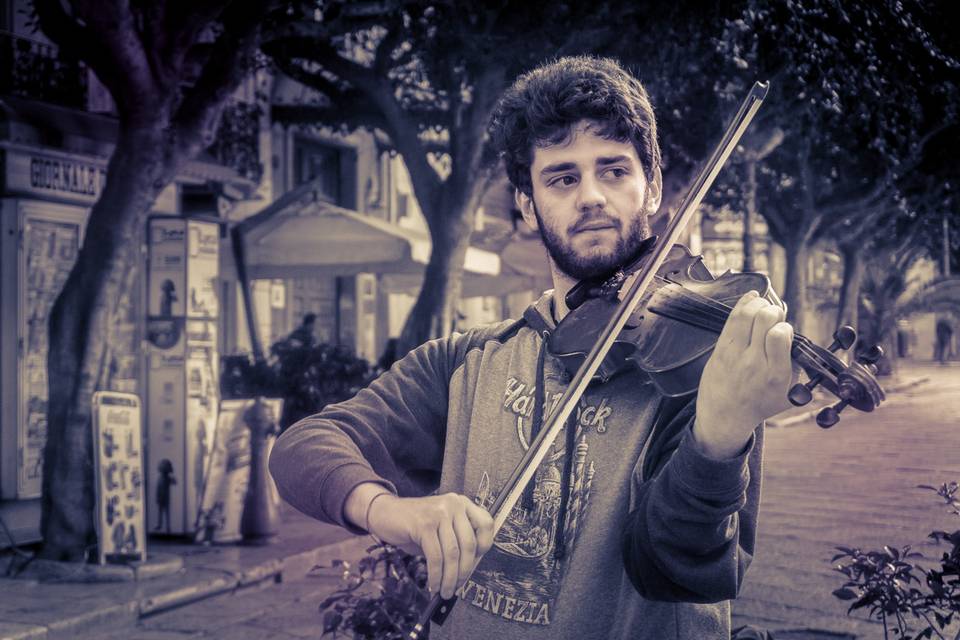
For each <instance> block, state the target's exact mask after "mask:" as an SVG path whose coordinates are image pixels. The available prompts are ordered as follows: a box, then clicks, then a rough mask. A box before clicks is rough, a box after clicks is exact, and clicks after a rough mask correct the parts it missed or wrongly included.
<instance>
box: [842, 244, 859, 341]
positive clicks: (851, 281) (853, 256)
mask: <svg viewBox="0 0 960 640" xmlns="http://www.w3.org/2000/svg"><path fill="white" fill-rule="evenodd" d="M840 253H841V254H842V255H843V284H842V285H841V286H840V305H839V308H838V309H837V327H838V328H839V327H842V326H843V325H850V326H851V327H853V328H854V329H856V328H857V325H858V324H859V323H860V318H859V310H860V284H861V282H862V281H863V273H864V264H863V253H862V251H861V249H860V247H857V246H854V245H850V244H843V245H840Z"/></svg>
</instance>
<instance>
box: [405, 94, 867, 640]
mask: <svg viewBox="0 0 960 640" xmlns="http://www.w3.org/2000/svg"><path fill="white" fill-rule="evenodd" d="M768 89H769V83H766V82H756V83H754V85H753V87H752V88H751V90H750V92H749V94H748V95H747V97H746V98H745V99H744V101H743V103H741V105H740V108H739V110H738V111H737V114H736V115H735V116H734V118H733V120H732V122H731V123H730V125H729V126H728V127H727V129H726V131H725V132H724V134H723V137H722V138H721V140H720V142H719V144H718V145H717V147H716V148H715V149H714V151H713V153H712V154H711V155H710V158H709V159H708V160H707V163H706V164H705V165H704V167H703V168H702V169H701V171H700V173H699V174H698V175H697V177H696V179H695V180H694V181H693V183H692V185H691V186H690V189H689V191H688V192H687V194H686V196H684V199H683V201H682V202H681V204H680V207H679V209H678V211H677V213H676V215H675V216H674V217H673V218H672V219H671V220H670V222H669V224H668V225H667V228H666V229H665V230H664V233H663V236H662V237H660V238H649V239H647V241H645V242H644V243H643V244H642V246H641V247H639V248H638V251H637V253H638V254H639V255H640V256H641V257H640V258H638V259H635V260H634V261H633V262H634V263H635V264H632V265H631V266H629V267H627V268H624V269H622V270H620V271H618V272H616V273H614V274H613V275H612V276H611V277H610V278H605V279H604V280H603V281H602V282H599V283H598V282H587V283H581V284H578V285H577V286H576V287H574V288H573V289H571V292H570V294H572V297H571V296H570V294H568V297H567V299H566V301H567V306H568V307H569V308H571V309H572V310H573V311H571V313H569V314H567V316H565V317H564V319H563V321H562V322H561V323H560V325H558V327H557V331H556V332H555V334H559V336H558V337H553V336H551V338H550V341H549V342H548V348H550V349H552V351H551V353H553V355H554V356H556V357H559V358H560V359H561V360H564V361H565V362H566V364H567V367H568V370H569V371H571V373H572V378H571V380H570V382H569V384H568V385H567V388H566V390H565V391H564V392H563V394H562V395H561V396H560V400H559V401H557V402H556V404H555V405H553V406H552V408H551V409H550V413H549V414H548V415H547V416H545V418H544V425H543V428H542V430H541V431H540V433H539V434H538V435H537V437H536V438H535V439H534V440H533V442H531V443H530V446H529V447H528V448H527V451H526V453H525V454H524V456H523V459H522V460H521V461H520V463H519V464H518V465H517V468H516V469H514V471H513V473H512V474H511V475H510V477H509V478H508V479H507V481H506V483H505V484H504V486H503V489H502V490H501V491H500V493H499V495H498V496H497V499H496V501H495V502H494V503H493V505H491V507H490V513H491V515H492V517H493V531H494V536H496V534H497V532H498V531H500V529H501V527H503V524H504V522H506V520H507V516H508V515H509V513H510V511H511V510H512V509H513V507H514V505H515V504H516V503H517V501H518V500H519V499H520V497H521V495H522V494H523V491H524V489H525V487H526V486H527V484H528V483H529V482H530V480H532V479H533V476H534V474H535V473H536V470H537V468H538V467H539V466H540V463H541V462H543V460H544V458H545V457H546V456H547V453H548V451H549V450H550V447H551V446H552V445H553V443H554V441H555V440H556V439H557V436H558V435H559V434H560V432H561V431H562V430H563V426H564V424H565V423H566V421H567V418H569V417H570V415H571V414H572V413H573V411H574V409H575V408H576V406H577V404H578V403H579V401H580V398H581V397H582V396H583V394H584V392H585V391H586V390H587V387H588V386H589V384H590V382H591V381H592V380H593V379H594V378H595V376H597V377H599V378H600V379H604V376H606V377H610V376H612V375H615V374H616V372H617V371H619V370H620V369H621V367H625V366H628V367H629V366H637V367H639V368H640V369H642V370H643V371H645V372H647V374H648V375H649V376H650V378H651V380H653V381H654V384H657V385H658V387H659V388H660V389H661V390H663V391H664V393H665V394H666V395H683V394H685V393H692V392H693V391H695V390H696V388H697V386H698V385H699V380H700V373H701V372H702V371H703V366H704V365H705V364H706V361H707V359H708V358H709V357H710V353H711V352H712V350H713V345H714V344H715V343H716V339H717V336H718V335H719V334H720V330H721V329H722V328H723V325H724V323H725V322H726V319H727V316H728V315H729V313H730V311H731V310H732V306H731V305H732V304H733V303H735V302H736V300H737V299H739V298H740V296H741V295H742V294H743V293H746V292H747V291H749V290H751V289H754V290H757V291H758V292H760V293H761V295H766V296H768V299H770V298H769V296H772V295H774V294H773V293H772V290H771V289H770V286H769V281H767V280H766V276H763V275H762V274H756V273H752V274H737V275H735V276H727V275H724V276H721V277H719V278H716V279H714V278H713V277H712V276H711V275H710V273H709V271H708V270H707V269H706V267H705V266H704V265H703V263H702V262H701V261H700V259H699V257H694V256H692V255H691V254H690V252H689V251H688V250H687V249H686V248H685V247H683V246H682V245H678V244H677V241H678V240H679V237H680V234H681V232H682V231H683V229H684V227H685V226H686V225H687V223H688V222H689V221H690V219H691V218H692V216H693V213H694V212H695V211H696V209H697V207H698V206H699V205H700V202H701V201H702V200H703V197H704V196H705V195H706V193H707V192H708V191H709V189H710V186H711V185H712V184H713V181H714V179H715V178H716V176H717V174H718V173H719V172H720V169H721V168H722V167H723V164H724V163H725V162H726V160H727V158H728V157H729V156H730V154H731V153H732V152H733V150H734V148H735V147H736V145H737V142H739V140H740V138H741V136H742V135H743V132H744V131H745V130H746V128H747V126H748V125H749V124H750V121H751V120H752V119H753V116H754V115H756V112H757V110H758V109H759V108H760V105H761V103H762V102H763V99H764V98H765V97H766V95H767V91H768ZM634 267H636V268H634ZM581 285H582V286H581ZM641 302H644V303H645V304H642V305H641ZM564 325H565V326H564ZM577 334H581V335H577ZM691 336H695V337H691ZM855 339H856V333H855V332H854V331H853V329H850V328H849V327H844V328H841V329H840V330H839V331H837V333H836V334H835V336H834V344H832V345H831V346H830V347H829V348H828V349H823V348H821V347H818V346H817V345H815V344H813V343H812V342H811V341H810V340H808V339H807V338H805V337H803V336H795V337H794V341H793V345H792V347H791V357H792V358H793V359H794V360H795V361H796V362H797V363H798V364H799V365H800V366H801V367H802V368H803V369H804V370H805V371H806V372H807V373H808V375H810V380H809V381H808V382H807V383H805V384H802V385H801V384H798V385H796V386H794V387H793V388H792V389H791V390H790V392H789V398H790V401H791V402H793V403H794V404H806V403H807V402H809V401H810V400H811V398H812V394H811V391H812V390H813V388H814V387H816V386H817V385H818V384H819V385H822V386H823V387H824V388H825V389H827V390H829V391H830V392H832V393H833V394H834V395H836V396H837V397H838V398H839V400H840V402H839V403H838V404H837V405H835V406H833V407H828V408H827V409H825V410H824V411H821V412H820V415H819V416H818V417H817V421H818V424H821V426H831V425H832V424H836V422H837V420H839V413H840V411H841V410H843V408H844V407H846V406H848V405H849V406H853V407H855V408H857V409H860V410H862V411H872V410H873V409H874V408H875V407H876V406H878V405H879V403H880V401H882V400H883V397H884V396H883V390H882V389H881V388H880V385H879V384H877V381H876V379H875V378H874V377H873V373H874V371H873V370H872V369H871V367H872V364H871V363H870V362H853V363H851V364H849V365H847V364H845V363H844V362H843V361H842V360H841V359H840V358H838V357H837V356H835V355H834V354H833V352H834V351H836V350H837V349H839V348H849V347H850V346H851V345H852V344H853V342H854V340H855ZM880 354H881V352H880V351H879V349H874V350H872V351H871V352H870V356H869V357H875V358H879V357H880ZM869 357H868V360H869ZM456 600H457V598H456V597H453V598H451V599H449V600H444V599H442V598H441V597H440V595H439V594H436V595H434V597H433V598H432V599H431V601H430V603H429V604H428V605H427V608H426V609H424V611H423V612H422V614H421V616H420V619H419V620H418V622H417V623H416V624H415V625H414V627H413V629H411V630H410V631H409V632H408V633H407V636H406V638H407V640H419V638H420V637H421V634H422V633H423V632H424V630H425V629H426V628H427V626H428V624H429V623H430V622H431V621H432V622H435V623H436V624H443V622H444V620H446V618H447V616H449V615H450V612H451V611H452V609H453V606H454V604H455V603H456Z"/></svg>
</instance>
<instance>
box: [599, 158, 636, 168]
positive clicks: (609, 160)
mask: <svg viewBox="0 0 960 640" xmlns="http://www.w3.org/2000/svg"><path fill="white" fill-rule="evenodd" d="M621 162H627V163H629V162H631V160H630V156H626V155H619V156H606V157H603V158H597V164H598V165H599V166H601V167H605V166H607V165H609V164H619V163H621Z"/></svg>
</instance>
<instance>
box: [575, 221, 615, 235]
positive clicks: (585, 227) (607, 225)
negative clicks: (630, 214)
mask: <svg viewBox="0 0 960 640" xmlns="http://www.w3.org/2000/svg"><path fill="white" fill-rule="evenodd" d="M601 229H614V230H616V229H617V224H616V222H614V221H612V220H590V221H588V222H581V223H580V224H577V225H576V226H574V228H573V233H580V232H582V231H599V230H601Z"/></svg>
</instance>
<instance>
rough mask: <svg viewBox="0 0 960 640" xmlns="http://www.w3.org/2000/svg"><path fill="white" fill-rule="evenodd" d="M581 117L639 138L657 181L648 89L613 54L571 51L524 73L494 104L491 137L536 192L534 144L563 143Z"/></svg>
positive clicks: (524, 187)
mask: <svg viewBox="0 0 960 640" xmlns="http://www.w3.org/2000/svg"><path fill="white" fill-rule="evenodd" d="M580 120H591V121H595V122H596V123H597V129H596V131H597V133H599V135H601V136H603V137H605V138H609V139H611V140H618V141H621V142H628V141H629V142H631V143H633V146H634V148H636V150H637V155H638V156H639V158H640V161H641V163H643V170H644V173H645V174H646V177H647V180H653V176H654V173H655V172H656V169H657V168H658V167H659V166H660V145H659V144H658V143H657V122H656V118H655V117H654V115H653V106H651V104H650V98H649V96H648V95H647V91H646V89H644V88H643V85H642V84H640V81H639V80H637V79H636V78H635V77H633V75H631V74H630V72H628V71H627V70H626V69H624V68H623V67H622V66H621V65H620V63H619V62H617V61H616V60H614V59H612V58H600V57H596V56H570V57H565V58H559V59H557V60H555V61H553V62H548V63H545V64H541V65H540V66H538V67H536V68H535V69H533V70H531V71H528V72H527V73H525V74H523V75H521V76H520V77H519V78H517V80H516V82H514V83H513V86H511V87H510V88H509V89H507V91H506V92H505V93H504V94H503V96H502V97H501V98H500V101H499V102H498V103H497V106H496V108H495V109H494V112H493V116H492V118H491V121H490V128H489V132H490V138H491V140H492V142H493V145H494V148H495V149H496V150H497V152H498V154H499V155H500V157H502V158H503V160H504V164H505V166H506V169H507V177H508V178H509V179H510V182H511V184H513V186H514V187H515V188H517V189H519V190H520V191H522V192H523V193H525V194H527V195H528V196H529V195H532V193H533V186H532V184H531V179H530V165H531V164H532V163H533V150H534V147H536V146H549V145H553V144H561V143H563V142H564V141H566V140H568V139H569V137H570V134H571V132H572V130H573V126H574V125H575V124H576V123H577V122H579V121H580Z"/></svg>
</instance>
